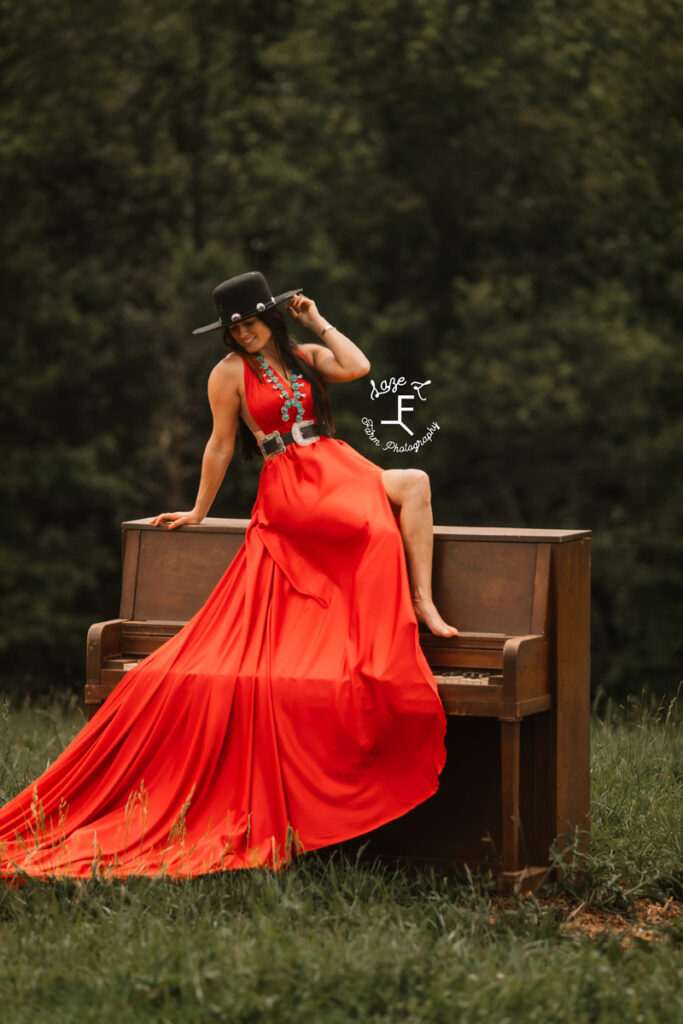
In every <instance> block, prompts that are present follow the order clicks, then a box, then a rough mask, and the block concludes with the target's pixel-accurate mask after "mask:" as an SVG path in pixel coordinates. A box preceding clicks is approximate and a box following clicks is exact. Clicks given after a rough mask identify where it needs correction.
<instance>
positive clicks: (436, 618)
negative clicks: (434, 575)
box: [413, 597, 459, 636]
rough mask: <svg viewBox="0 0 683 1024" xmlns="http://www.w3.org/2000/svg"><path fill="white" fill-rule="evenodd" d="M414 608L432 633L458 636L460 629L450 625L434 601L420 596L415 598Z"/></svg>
mask: <svg viewBox="0 0 683 1024" xmlns="http://www.w3.org/2000/svg"><path fill="white" fill-rule="evenodd" d="M413 608H414V609H415V615H416V616H417V621H418V622H423V623H424V624H425V626H426V627H427V629H428V630H429V631H430V633H434V635H435V636H458V633H459V630H457V629H456V628H455V626H449V625H448V623H447V622H444V620H443V619H442V618H441V616H440V615H439V613H438V611H437V610H436V605H435V604H434V602H433V601H424V600H421V599H420V598H418V597H416V598H413Z"/></svg>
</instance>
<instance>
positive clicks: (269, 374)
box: [256, 352, 304, 423]
mask: <svg viewBox="0 0 683 1024" xmlns="http://www.w3.org/2000/svg"><path fill="white" fill-rule="evenodd" d="M256 362H257V363H258V364H259V366H260V367H261V370H262V372H263V376H264V377H265V378H266V380H267V381H270V383H271V384H272V386H273V388H274V390H275V391H277V392H278V394H279V395H281V397H282V398H284V399H285V401H284V404H283V405H282V407H281V410H280V411H281V413H282V418H283V420H284V421H285V423H286V422H287V420H288V419H289V410H290V409H291V408H292V406H293V407H294V408H295V409H296V418H297V420H302V419H303V418H304V407H303V403H302V401H301V399H302V398H303V397H304V396H303V394H302V389H303V384H300V383H299V381H302V380H303V379H304V378H303V374H301V373H293V374H292V395H291V397H290V395H289V392H288V391H287V388H286V387H285V386H284V384H283V383H282V381H281V380H280V378H279V377H278V376H277V375H276V374H275V373H274V372H273V371H272V370H271V368H270V366H268V363H267V362H266V361H265V359H264V358H263V356H262V355H261V353H260V352H257V353H256Z"/></svg>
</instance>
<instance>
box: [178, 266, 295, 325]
mask: <svg viewBox="0 0 683 1024" xmlns="http://www.w3.org/2000/svg"><path fill="white" fill-rule="evenodd" d="M302 291H303V288H295V289H294V291H291V292H283V293H282V295H276V296H273V294H272V292H271V290H270V288H269V287H268V282H267V281H266V279H265V277H264V276H263V274H259V273H258V271H256V270H252V271H250V272H249V273H248V274H240V275H239V276H238V277H231V278H230V280H229V281H223V284H219V285H218V287H217V288H214V290H213V300H214V302H215V303H216V309H217V310H218V315H219V317H220V320H216V321H215V323H212V324H207V326H206V327H197V328H196V330H194V331H193V332H192V333H193V334H204V333H206V331H217V330H218V329H219V328H221V327H231V326H232V325H233V324H238V323H239V322H240V320H246V319H248V317H250V316H258V315H259V313H264V312H265V311H266V310H267V309H274V308H275V307H276V306H279V305H280V304H281V303H283V302H288V301H289V300H290V299H291V298H292V296H293V295H299V293H300V292H302Z"/></svg>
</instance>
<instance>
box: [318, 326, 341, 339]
mask: <svg viewBox="0 0 683 1024" xmlns="http://www.w3.org/2000/svg"><path fill="white" fill-rule="evenodd" d="M336 329H337V328H336V327H333V326H332V324H328V325H327V327H323V329H322V333H321V335H320V337H321V338H324V337H325V331H336Z"/></svg>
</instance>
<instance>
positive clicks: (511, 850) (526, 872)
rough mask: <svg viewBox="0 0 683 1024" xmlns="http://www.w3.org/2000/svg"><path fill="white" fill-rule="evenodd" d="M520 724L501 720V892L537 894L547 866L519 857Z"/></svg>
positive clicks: (499, 881)
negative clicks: (523, 861)
mask: <svg viewBox="0 0 683 1024" xmlns="http://www.w3.org/2000/svg"><path fill="white" fill-rule="evenodd" d="M521 725H522V723H521V722H520V721H519V719H517V720H508V721H504V720H503V719H501V720H500V765H501V777H502V778H501V810H502V817H503V822H502V825H503V828H502V837H503V840H502V842H503V849H502V857H501V859H502V871H501V872H500V874H499V875H498V887H499V889H500V890H501V892H512V891H513V890H515V889H516V890H517V891H518V892H534V891H535V890H536V889H539V888H540V887H541V886H542V885H543V884H544V883H545V882H546V881H547V880H548V877H549V869H548V868H547V867H532V866H531V865H526V866H525V867H524V868H520V857H519V829H520V818H519V784H520V782H519V775H520V773H519V759H520V739H521Z"/></svg>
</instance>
